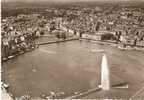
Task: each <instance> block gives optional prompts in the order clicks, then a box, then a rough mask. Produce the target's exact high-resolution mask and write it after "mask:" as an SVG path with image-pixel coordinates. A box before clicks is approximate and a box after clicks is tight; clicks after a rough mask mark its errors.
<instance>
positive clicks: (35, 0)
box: [1, 0, 144, 2]
mask: <svg viewBox="0 0 144 100" xmlns="http://www.w3.org/2000/svg"><path fill="white" fill-rule="evenodd" d="M1 1H2V2H17V1H18V2H20V1H23V2H42V1H43V2H45V1H49V2H50V1H53V2H71V1H73V2H76V1H144V0H1Z"/></svg>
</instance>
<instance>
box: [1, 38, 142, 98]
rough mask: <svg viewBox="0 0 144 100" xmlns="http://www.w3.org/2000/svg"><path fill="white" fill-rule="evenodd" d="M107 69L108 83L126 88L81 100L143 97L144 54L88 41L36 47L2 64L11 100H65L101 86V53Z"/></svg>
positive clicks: (95, 94)
mask: <svg viewBox="0 0 144 100" xmlns="http://www.w3.org/2000/svg"><path fill="white" fill-rule="evenodd" d="M92 50H98V51H100V50H104V51H105V54H106V56H107V60H108V66H109V69H110V84H111V85H115V84H121V83H127V84H128V88H123V89H122V88H120V89H119V88H111V89H110V90H109V91H103V90H101V91H96V92H93V93H91V94H88V95H84V96H82V97H80V98H89V99H93V98H131V97H132V98H136V97H139V96H140V97H144V95H143V94H144V90H143V88H144V73H143V72H144V61H143V59H144V52H142V51H135V50H120V49H118V48H116V47H113V46H110V45H105V44H98V43H95V42H92V41H87V40H74V41H67V42H61V43H52V44H46V45H40V46H39V48H37V49H35V50H33V51H31V52H28V53H25V54H23V55H20V56H18V57H16V58H14V59H11V60H9V61H7V62H3V63H2V81H3V82H5V83H8V84H9V85H10V87H9V92H10V93H12V95H13V96H14V98H17V97H21V96H23V95H28V96H30V97H31V98H36V97H41V98H45V97H48V96H50V95H51V94H59V95H57V96H56V97H54V98H67V97H70V96H73V95H75V94H78V93H82V92H85V91H87V90H89V89H93V88H96V87H97V86H98V85H100V80H101V61H102V53H101V52H91V51H92Z"/></svg>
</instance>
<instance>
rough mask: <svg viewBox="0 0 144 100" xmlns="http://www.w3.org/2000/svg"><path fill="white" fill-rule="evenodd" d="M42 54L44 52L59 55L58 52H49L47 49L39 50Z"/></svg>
mask: <svg viewBox="0 0 144 100" xmlns="http://www.w3.org/2000/svg"><path fill="white" fill-rule="evenodd" d="M39 50H40V51H41V52H44V53H48V54H57V53H56V52H54V51H49V50H45V49H39Z"/></svg>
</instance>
